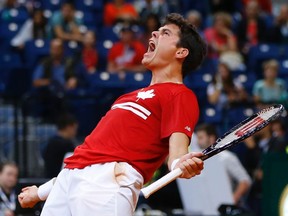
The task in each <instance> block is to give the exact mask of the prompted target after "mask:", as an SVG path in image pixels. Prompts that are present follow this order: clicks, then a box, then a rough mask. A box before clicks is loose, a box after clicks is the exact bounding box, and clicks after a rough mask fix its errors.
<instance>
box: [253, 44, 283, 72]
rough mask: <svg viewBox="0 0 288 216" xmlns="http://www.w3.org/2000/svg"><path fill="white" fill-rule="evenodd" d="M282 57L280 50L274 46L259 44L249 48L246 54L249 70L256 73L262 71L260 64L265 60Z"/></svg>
mask: <svg viewBox="0 0 288 216" xmlns="http://www.w3.org/2000/svg"><path fill="white" fill-rule="evenodd" d="M281 57H282V53H281V49H280V47H279V46H278V45H275V44H259V45H257V46H253V47H251V48H250V50H249V53H248V59H249V62H248V65H249V68H250V69H252V70H254V71H256V72H258V71H261V69H262V65H261V64H262V63H263V62H264V61H265V60H269V59H276V60H279V59H281Z"/></svg>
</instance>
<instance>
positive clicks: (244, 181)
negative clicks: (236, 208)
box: [196, 124, 251, 206]
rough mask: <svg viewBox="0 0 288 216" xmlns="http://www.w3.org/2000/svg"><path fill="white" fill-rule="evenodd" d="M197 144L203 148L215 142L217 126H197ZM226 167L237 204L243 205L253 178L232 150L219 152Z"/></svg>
mask: <svg viewBox="0 0 288 216" xmlns="http://www.w3.org/2000/svg"><path fill="white" fill-rule="evenodd" d="M196 137H197V144H198V146H199V147H200V149H201V150H204V149H205V148H207V147H209V146H210V145H212V144H214V143H215V142H216V140H217V138H218V135H217V131H216V128H215V127H214V126H213V125H209V124H202V125H199V126H198V127H197V128H196ZM219 159H220V161H221V162H222V163H223V166H224V169H225V170H226V172H227V174H228V176H229V177H230V182H231V185H230V186H231V189H232V191H233V198H234V204H235V205H240V204H241V205H242V206H243V204H244V203H243V201H244V198H245V196H246V195H247V192H248V190H249V188H250V184H251V179H250V177H249V175H248V173H247V171H246V170H245V168H244V167H243V165H242V164H241V162H240V161H239V159H238V157H237V156H236V155H235V154H234V153H232V152H230V151H223V152H221V153H220V154H219Z"/></svg>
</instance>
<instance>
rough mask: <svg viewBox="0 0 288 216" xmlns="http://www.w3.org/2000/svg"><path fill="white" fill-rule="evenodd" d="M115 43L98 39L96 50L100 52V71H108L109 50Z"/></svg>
mask: <svg viewBox="0 0 288 216" xmlns="http://www.w3.org/2000/svg"><path fill="white" fill-rule="evenodd" d="M113 43H114V42H113V41H111V40H109V39H106V40H99V39H97V42H96V49H97V51H98V58H99V61H98V69H99V70H106V66H107V57H108V53H109V50H110V49H111V47H112V46H113Z"/></svg>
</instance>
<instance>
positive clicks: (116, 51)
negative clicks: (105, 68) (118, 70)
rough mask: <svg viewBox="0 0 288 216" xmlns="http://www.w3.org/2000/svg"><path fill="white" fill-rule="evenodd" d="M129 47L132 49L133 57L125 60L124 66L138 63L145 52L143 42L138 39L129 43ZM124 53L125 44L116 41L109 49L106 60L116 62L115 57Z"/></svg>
mask: <svg viewBox="0 0 288 216" xmlns="http://www.w3.org/2000/svg"><path fill="white" fill-rule="evenodd" d="M130 48H131V49H132V51H134V55H133V58H132V59H131V60H130V61H129V62H126V63H125V64H124V65H122V66H125V67H129V66H135V65H139V64H141V62H142V59H143V55H144V54H145V52H146V48H145V46H144V44H142V43H141V42H139V41H134V42H132V43H131V44H130ZM124 53H125V45H124V44H123V43H122V42H117V43H115V44H114V45H113V47H112V48H111V49H110V50H109V53H108V61H112V62H115V63H116V59H117V58H119V57H121V56H123V55H124Z"/></svg>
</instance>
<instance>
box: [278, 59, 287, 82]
mask: <svg viewBox="0 0 288 216" xmlns="http://www.w3.org/2000/svg"><path fill="white" fill-rule="evenodd" d="M279 66H280V67H279V77H282V78H288V60H283V61H280V62H279Z"/></svg>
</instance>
